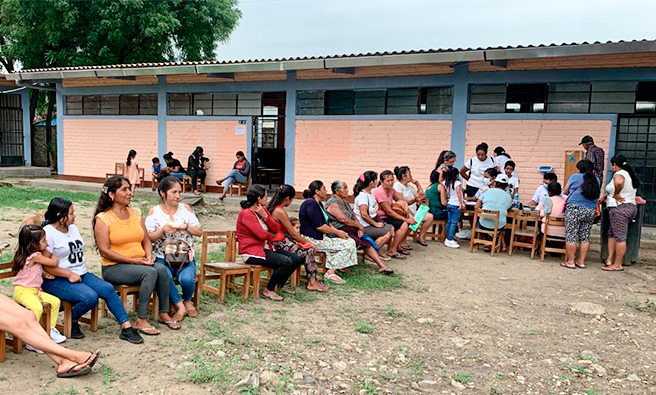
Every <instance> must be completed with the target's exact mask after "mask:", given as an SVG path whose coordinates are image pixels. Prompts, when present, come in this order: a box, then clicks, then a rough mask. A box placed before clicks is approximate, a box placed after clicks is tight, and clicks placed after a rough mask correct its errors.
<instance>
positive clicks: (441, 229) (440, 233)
mask: <svg viewBox="0 0 656 395" xmlns="http://www.w3.org/2000/svg"><path fill="white" fill-rule="evenodd" d="M417 236H419V229H417V231H416V232H412V241H414V242H415V243H416V242H417ZM426 238H427V239H431V240H435V239H437V241H440V242H443V241H444V240H446V220H445V219H436V220H434V221H433V224H432V225H431V227H430V228H429V229H428V232H426Z"/></svg>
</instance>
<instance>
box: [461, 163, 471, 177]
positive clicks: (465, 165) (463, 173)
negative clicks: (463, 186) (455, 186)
mask: <svg viewBox="0 0 656 395" xmlns="http://www.w3.org/2000/svg"><path fill="white" fill-rule="evenodd" d="M468 171H469V168H468V167H467V164H466V163H465V164H464V165H463V166H462V167H461V168H460V175H461V176H462V178H464V179H465V180H467V181H469V173H467V172H468Z"/></svg>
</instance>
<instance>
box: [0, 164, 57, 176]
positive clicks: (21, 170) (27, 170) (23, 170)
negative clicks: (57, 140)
mask: <svg viewBox="0 0 656 395" xmlns="http://www.w3.org/2000/svg"><path fill="white" fill-rule="evenodd" d="M50 173H51V171H50V168H49V167H36V166H12V167H0V178H2V179H5V178H18V177H20V178H43V177H50Z"/></svg>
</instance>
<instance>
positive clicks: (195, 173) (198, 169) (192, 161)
mask: <svg viewBox="0 0 656 395" xmlns="http://www.w3.org/2000/svg"><path fill="white" fill-rule="evenodd" d="M205 159H206V158H205V157H204V156H203V147H196V149H195V150H194V152H192V153H191V155H189V159H188V160H187V174H188V175H189V177H191V187H192V189H193V190H194V195H200V191H199V190H198V181H200V185H205V177H206V176H207V173H206V172H205Z"/></svg>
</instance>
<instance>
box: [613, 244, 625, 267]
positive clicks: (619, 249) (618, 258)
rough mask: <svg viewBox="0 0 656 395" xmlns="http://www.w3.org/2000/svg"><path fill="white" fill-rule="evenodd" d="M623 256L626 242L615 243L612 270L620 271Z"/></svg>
mask: <svg viewBox="0 0 656 395" xmlns="http://www.w3.org/2000/svg"><path fill="white" fill-rule="evenodd" d="M624 254H626V241H623V242H621V243H617V244H616V246H615V264H614V265H613V268H614V269H621V268H622V262H623V261H624Z"/></svg>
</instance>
